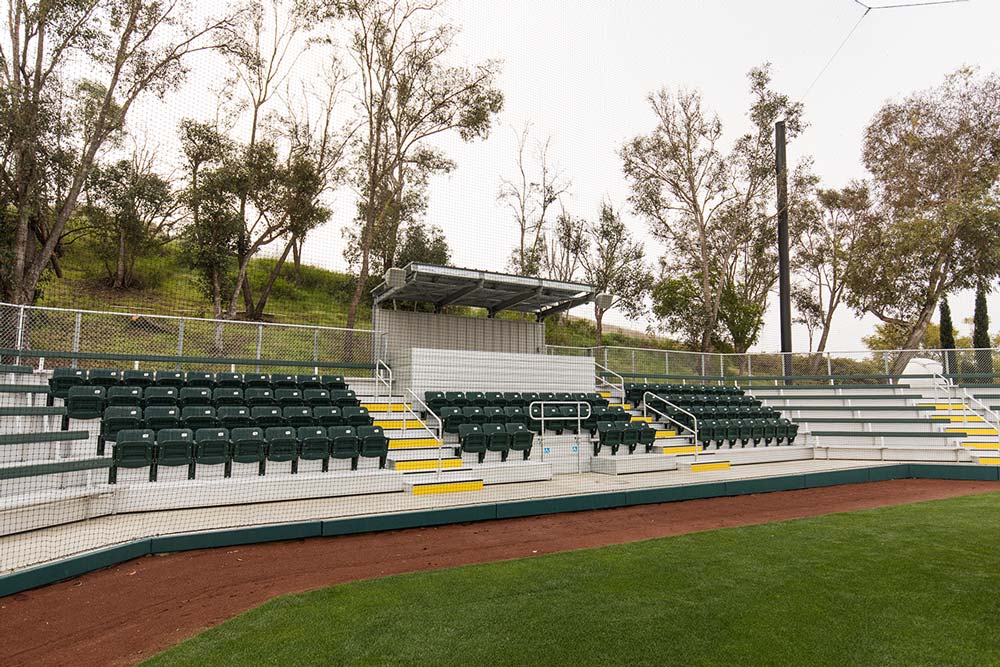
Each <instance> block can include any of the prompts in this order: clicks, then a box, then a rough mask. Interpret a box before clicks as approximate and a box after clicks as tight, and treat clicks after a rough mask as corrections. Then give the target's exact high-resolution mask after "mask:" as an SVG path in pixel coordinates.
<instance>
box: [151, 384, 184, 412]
mask: <svg viewBox="0 0 1000 667" xmlns="http://www.w3.org/2000/svg"><path fill="white" fill-rule="evenodd" d="M179 398H180V392H179V391H178V390H177V388H176V387H158V386H155V385H154V386H152V387H146V388H145V389H144V390H143V392H142V402H143V405H145V406H146V407H147V408H148V407H151V406H154V405H160V406H169V407H175V406H176V405H177V401H178V399H179Z"/></svg>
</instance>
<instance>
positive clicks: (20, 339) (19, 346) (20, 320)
mask: <svg viewBox="0 0 1000 667" xmlns="http://www.w3.org/2000/svg"><path fill="white" fill-rule="evenodd" d="M14 348H15V349H16V350H17V351H18V352H20V351H21V350H23V349H24V306H21V307H20V308H18V311H17V335H16V336H15V337H14ZM14 364H15V365H17V366H19V365H20V364H21V355H20V354H18V355H17V358H16V359H15V360H14Z"/></svg>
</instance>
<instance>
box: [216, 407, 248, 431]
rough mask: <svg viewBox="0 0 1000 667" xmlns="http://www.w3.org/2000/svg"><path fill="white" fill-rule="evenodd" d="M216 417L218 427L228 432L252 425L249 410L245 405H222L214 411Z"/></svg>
mask: <svg viewBox="0 0 1000 667" xmlns="http://www.w3.org/2000/svg"><path fill="white" fill-rule="evenodd" d="M216 416H217V417H218V418H219V425H220V426H222V428H224V429H227V430H230V431H231V430H233V429H234V428H246V427H249V426H253V425H254V421H253V416H252V415H251V414H250V408H248V407H247V406H245V405H223V406H222V407H221V408H218V409H217V410H216Z"/></svg>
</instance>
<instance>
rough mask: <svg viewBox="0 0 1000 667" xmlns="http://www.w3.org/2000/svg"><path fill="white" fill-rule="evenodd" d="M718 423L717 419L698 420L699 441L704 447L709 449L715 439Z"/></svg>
mask: <svg viewBox="0 0 1000 667" xmlns="http://www.w3.org/2000/svg"><path fill="white" fill-rule="evenodd" d="M717 425H718V421H717V420H715V419H706V420H705V421H701V422H698V442H700V443H701V446H702V448H704V449H707V448H708V446H709V444H711V442H712V441H713V440H714V439H715V429H716V426H717Z"/></svg>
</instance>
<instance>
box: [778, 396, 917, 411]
mask: <svg viewBox="0 0 1000 667" xmlns="http://www.w3.org/2000/svg"><path fill="white" fill-rule="evenodd" d="M759 398H760V399H761V400H762V401H764V403H765V404H767V405H770V406H772V407H775V408H778V409H780V408H781V406H783V405H796V404H798V405H803V404H807V405H850V406H861V407H865V406H880V405H885V406H893V405H911V404H912V401H913V399H912V398H902V397H898V396H886V397H879V398H852V397H850V396H823V397H815V396H814V397H812V398H804V397H801V396H768V397H766V398H765V397H763V396H761V397H759Z"/></svg>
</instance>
